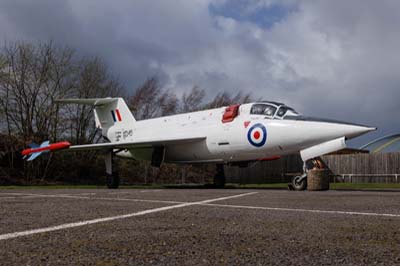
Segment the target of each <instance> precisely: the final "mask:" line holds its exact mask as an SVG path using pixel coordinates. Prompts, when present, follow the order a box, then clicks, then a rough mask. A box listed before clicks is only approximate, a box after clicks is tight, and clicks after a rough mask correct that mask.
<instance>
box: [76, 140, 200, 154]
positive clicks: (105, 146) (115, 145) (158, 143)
mask: <svg viewBox="0 0 400 266" xmlns="http://www.w3.org/2000/svg"><path fill="white" fill-rule="evenodd" d="M205 139H206V138H205V137H195V138H179V139H176V138H175V139H165V140H146V141H131V142H109V143H97V144H84V145H73V146H70V147H69V149H68V150H71V151H82V150H109V149H136V148H137V149H138V148H152V147H162V146H168V145H178V144H183V143H191V142H198V141H202V140H205Z"/></svg>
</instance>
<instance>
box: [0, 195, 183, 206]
mask: <svg viewBox="0 0 400 266" xmlns="http://www.w3.org/2000/svg"><path fill="white" fill-rule="evenodd" d="M28 198H29V199H31V198H67V199H85V200H109V201H131V202H152V203H165V204H180V203H186V202H182V201H172V200H150V199H149V200H146V199H129V198H107V197H87V196H78V195H76V196H75V195H71V194H56V195H52V194H37V193H35V194H29V193H23V194H20V195H19V197H14V199H28ZM0 199H1V197H0Z"/></svg>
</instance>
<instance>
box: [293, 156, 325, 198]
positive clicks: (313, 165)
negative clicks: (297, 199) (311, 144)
mask: <svg viewBox="0 0 400 266" xmlns="http://www.w3.org/2000/svg"><path fill="white" fill-rule="evenodd" d="M323 168H325V165H324V163H323V161H322V160H321V158H319V157H317V158H314V159H310V160H308V161H306V162H304V164H303V174H302V175H298V176H295V177H293V179H292V182H291V183H289V184H288V188H289V190H297V191H302V190H306V189H307V174H308V170H310V169H323Z"/></svg>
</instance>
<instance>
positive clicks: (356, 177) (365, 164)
mask: <svg viewBox="0 0 400 266" xmlns="http://www.w3.org/2000/svg"><path fill="white" fill-rule="evenodd" d="M322 160H323V161H324V162H325V164H326V165H327V166H328V167H329V169H330V170H331V171H332V180H331V181H332V182H355V183H400V153H377V154H346V155H326V156H323V157H322ZM302 165H303V163H302V161H301V159H300V156H296V155H293V156H287V157H284V158H282V159H280V160H277V161H268V162H258V163H255V164H254V165H250V166H249V167H247V168H239V167H232V166H227V167H225V173H226V176H227V182H231V183H240V184H246V183H247V184H250V183H251V184H260V183H280V182H290V180H291V178H292V177H293V176H294V175H296V174H299V173H301V172H302Z"/></svg>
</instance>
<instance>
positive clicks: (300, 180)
mask: <svg viewBox="0 0 400 266" xmlns="http://www.w3.org/2000/svg"><path fill="white" fill-rule="evenodd" d="M292 185H293V188H294V190H297V191H301V190H305V189H306V188H307V177H303V176H300V175H298V176H295V177H294V178H293V179H292Z"/></svg>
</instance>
